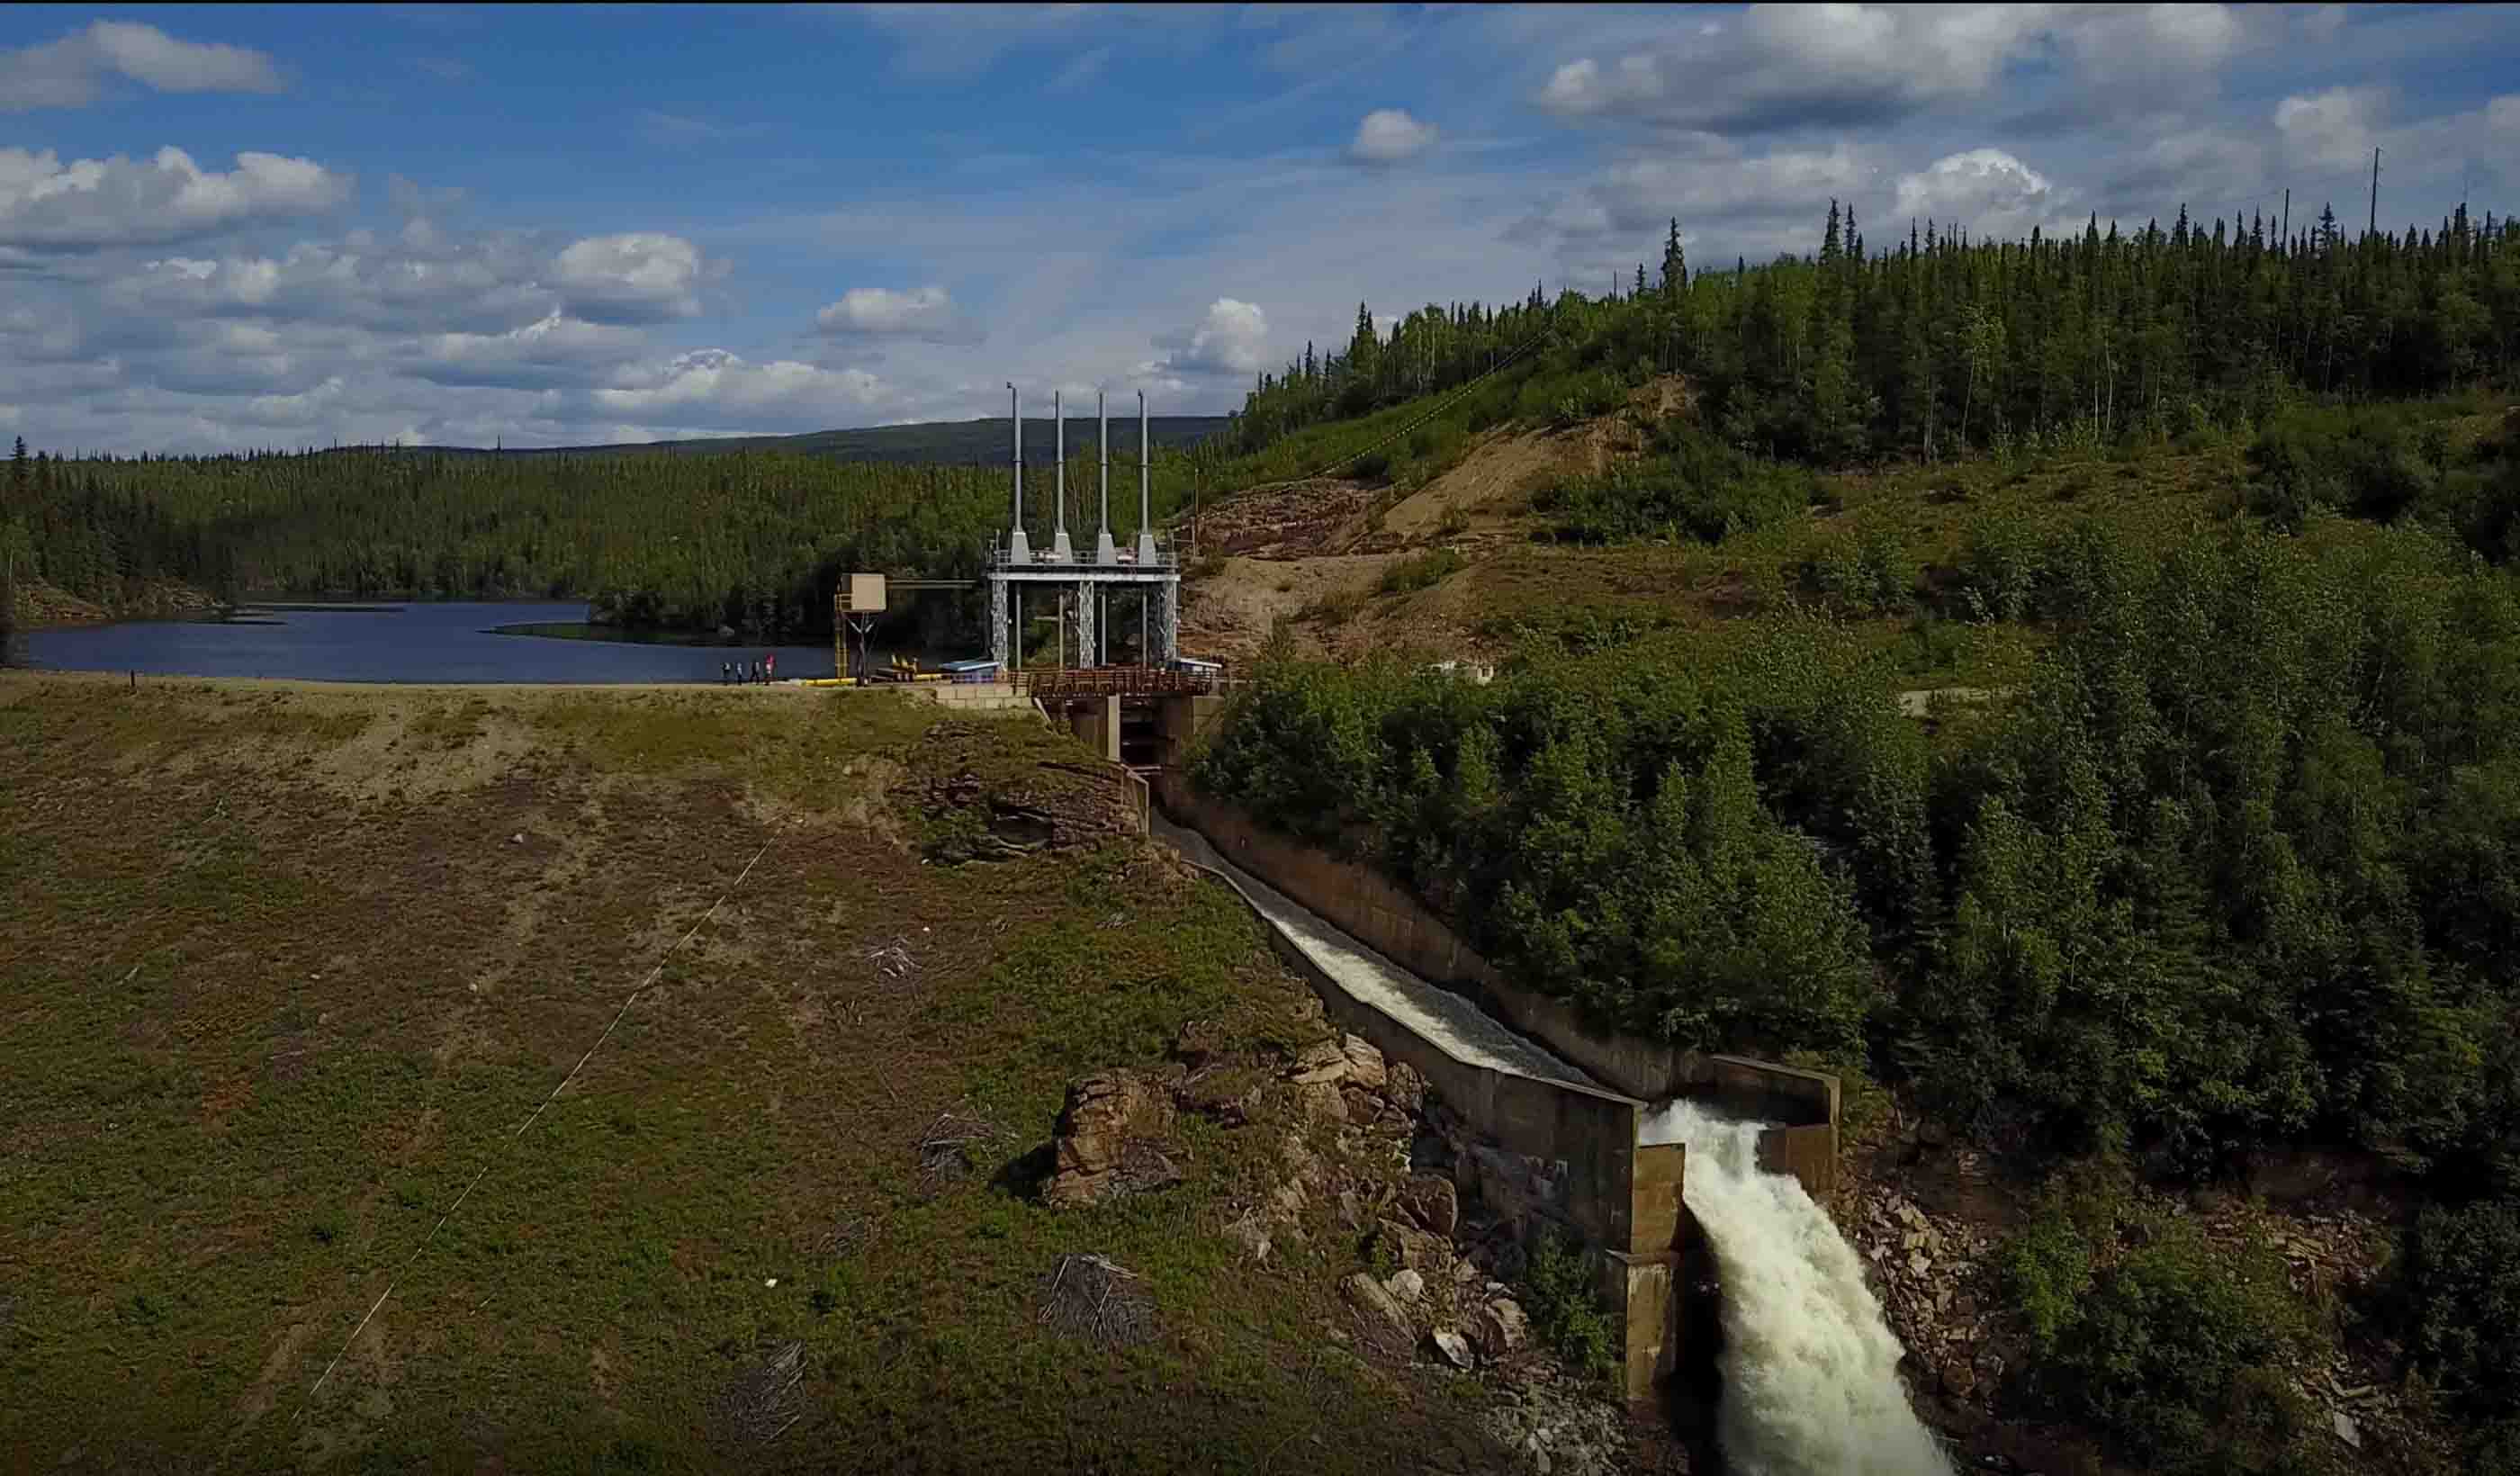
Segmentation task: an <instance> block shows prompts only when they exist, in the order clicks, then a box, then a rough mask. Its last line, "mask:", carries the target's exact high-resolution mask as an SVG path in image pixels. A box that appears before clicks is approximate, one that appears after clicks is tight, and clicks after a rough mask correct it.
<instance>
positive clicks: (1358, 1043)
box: [1339, 1035, 1390, 1092]
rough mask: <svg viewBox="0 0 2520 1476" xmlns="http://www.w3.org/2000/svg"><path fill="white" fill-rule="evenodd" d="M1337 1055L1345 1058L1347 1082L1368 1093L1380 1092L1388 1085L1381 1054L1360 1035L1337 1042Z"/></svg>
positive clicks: (1386, 1072) (1388, 1076)
mask: <svg viewBox="0 0 2520 1476" xmlns="http://www.w3.org/2000/svg"><path fill="white" fill-rule="evenodd" d="M1339 1053H1340V1054H1341V1055H1343V1056H1345V1057H1346V1058H1347V1076H1348V1080H1350V1081H1352V1082H1354V1083H1356V1084H1357V1085H1358V1086H1360V1087H1362V1088H1364V1089H1365V1090H1366V1091H1368V1092H1380V1091H1382V1090H1383V1088H1384V1087H1385V1086H1386V1085H1387V1084H1388V1083H1389V1080H1390V1073H1389V1072H1388V1071H1387V1070H1386V1069H1385V1067H1384V1065H1383V1060H1382V1052H1381V1051H1377V1050H1375V1049H1374V1048H1373V1042H1371V1041H1369V1040H1367V1039H1366V1038H1365V1037H1363V1036H1361V1035H1351V1036H1347V1037H1345V1038H1343V1039H1342V1040H1340V1042H1339Z"/></svg>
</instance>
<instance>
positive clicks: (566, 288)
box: [552, 231, 704, 323]
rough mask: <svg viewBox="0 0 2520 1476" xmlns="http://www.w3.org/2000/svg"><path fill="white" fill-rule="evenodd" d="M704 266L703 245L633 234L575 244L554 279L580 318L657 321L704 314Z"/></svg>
mask: <svg viewBox="0 0 2520 1476" xmlns="http://www.w3.org/2000/svg"><path fill="white" fill-rule="evenodd" d="M703 265H704V263H703V262H702V261H701V259H700V252H699V247H697V246H694V245H692V244H691V243H690V242H688V241H685V240H684V239H683V238H681V237H680V236H668V235H665V234H664V233H662V232H659V231H633V232H630V233H627V234H625V235H619V236H590V237H588V238H586V239H585V240H584V241H579V242H573V243H571V244H570V245H569V246H566V247H565V248H563V249H562V251H561V253H560V255H559V257H558V258H557V259H556V260H555V261H554V262H553V274H552V275H553V285H554V286H556V287H558V288H559V289H560V291H562V293H563V294H565V295H566V297H567V298H568V305H569V309H570V311H571V312H572V313H573V314H574V315H575V316H577V317H580V318H584V319H586V320H588V321H589V322H594V323H653V322H657V321H660V320H662V319H666V318H689V317H692V316H693V315H695V314H697V312H698V311H699V310H700V304H699V282H700V274H701V269H702V267H703Z"/></svg>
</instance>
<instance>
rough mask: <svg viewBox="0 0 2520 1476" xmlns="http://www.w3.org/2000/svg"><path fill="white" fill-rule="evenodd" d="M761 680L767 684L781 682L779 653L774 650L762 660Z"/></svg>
mask: <svg viewBox="0 0 2520 1476" xmlns="http://www.w3.org/2000/svg"><path fill="white" fill-rule="evenodd" d="M761 680H763V681H765V682H776V681H778V680H779V652H777V651H775V650H774V651H772V652H770V654H768V655H766V656H763V657H762V658H761Z"/></svg>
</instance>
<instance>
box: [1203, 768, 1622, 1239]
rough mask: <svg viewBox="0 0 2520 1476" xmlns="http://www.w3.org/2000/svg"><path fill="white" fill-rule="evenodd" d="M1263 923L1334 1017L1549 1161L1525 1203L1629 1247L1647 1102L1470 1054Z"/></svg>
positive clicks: (1501, 1135) (1508, 1147)
mask: <svg viewBox="0 0 2520 1476" xmlns="http://www.w3.org/2000/svg"><path fill="white" fill-rule="evenodd" d="M1167 809H1168V810H1169V806H1168V807H1167ZM1211 843H1212V842H1211ZM1236 864H1237V865H1239V864H1240V863H1239V862H1237V863H1236ZM1226 879H1227V880H1228V881H1229V882H1230V881H1231V880H1232V878H1231V877H1227V878H1226ZM1272 884H1274V881H1273V883H1272ZM1288 895H1289V897H1292V895H1293V894H1291V893H1289V894H1288ZM1244 900H1245V901H1249V900H1250V899H1249V898H1247V897H1246V898H1245V899H1244ZM1296 900H1300V899H1296ZM1255 910H1256V907H1255ZM1262 923H1263V926H1264V927H1265V928H1266V930H1267V933H1268V937H1269V945H1270V947H1271V948H1272V949H1274V950H1275V951H1276V952H1277V954H1278V956H1279V957H1280V958H1282V959H1283V960H1285V962H1286V965H1287V966H1288V967H1289V968H1292V969H1293V970H1294V971H1295V972H1296V973H1297V974H1298V975H1300V976H1301V977H1302V978H1303V979H1304V981H1305V982H1306V983H1307V984H1310V985H1311V986H1312V989H1313V992H1314V993H1315V994H1316V995H1318V996H1320V998H1321V1001H1322V1009H1323V1012H1324V1013H1325V1014H1326V1015H1328V1017H1329V1019H1330V1021H1331V1022H1332V1023H1333V1024H1336V1025H1337V1026H1338V1027H1339V1028H1340V1029H1342V1030H1347V1031H1352V1032H1354V1033H1355V1034H1357V1035H1360V1036H1363V1037H1364V1038H1365V1039H1367V1040H1368V1041H1371V1042H1373V1047H1374V1049H1375V1050H1377V1051H1381V1052H1382V1053H1383V1054H1384V1055H1385V1056H1386V1057H1388V1058H1390V1059H1392V1060H1395V1061H1405V1062H1407V1063H1408V1064H1409V1065H1411V1066H1413V1067H1415V1068H1416V1069H1417V1070H1418V1073H1419V1074H1420V1075H1422V1076H1424V1077H1425V1078H1426V1082H1427V1085H1429V1086H1430V1087H1432V1088H1434V1090H1435V1093H1436V1095H1437V1096H1439V1097H1441V1098H1442V1100H1443V1102H1444V1104H1445V1105H1446V1106H1447V1107H1449V1108H1451V1109H1452V1110H1453V1111H1455V1112H1457V1113H1459V1114H1461V1117H1462V1121H1463V1123H1464V1124H1466V1125H1467V1126H1468V1127H1469V1128H1470V1130H1471V1131H1472V1132H1475V1133H1477V1134H1478V1135H1479V1136H1481V1137H1482V1138H1485V1139H1487V1140H1489V1141H1492V1142H1494V1143H1495V1144H1496V1145H1497V1146H1498V1147H1499V1148H1502V1149H1504V1150H1505V1151H1507V1152H1509V1153H1516V1154H1520V1155H1522V1156H1524V1157H1526V1158H1530V1159H1535V1160H1539V1161H1540V1162H1541V1163H1542V1164H1545V1165H1546V1166H1547V1172H1546V1174H1545V1175H1544V1177H1545V1178H1546V1179H1547V1180H1548V1181H1549V1183H1550V1185H1551V1187H1550V1188H1549V1189H1548V1190H1547V1191H1545V1192H1542V1193H1538V1194H1533V1195H1530V1196H1527V1197H1528V1199H1529V1201H1530V1202H1529V1203H1527V1204H1526V1205H1523V1206H1519V1207H1520V1208H1524V1209H1528V1210H1531V1211H1535V1212H1537V1213H1539V1214H1541V1215H1542V1216H1544V1217H1546V1218H1548V1219H1552V1220H1558V1221H1562V1222H1563V1223H1564V1224H1565V1225H1566V1226H1567V1228H1568V1229H1571V1230H1575V1231H1576V1232H1577V1233H1578V1234H1580V1235H1581V1237H1582V1238H1583V1239H1584V1240H1585V1241H1586V1242H1587V1243H1589V1244H1594V1245H1602V1246H1610V1247H1615V1248H1618V1249H1622V1250H1624V1249H1626V1248H1628V1245H1629V1240H1630V1236H1631V1233H1632V1226H1633V1221H1634V1209H1633V1202H1632V1196H1633V1192H1634V1187H1633V1184H1632V1178H1631V1166H1632V1160H1633V1158H1634V1156H1635V1153H1636V1150H1637V1149H1636V1141H1637V1116H1638V1114H1639V1113H1640V1112H1641V1111H1643V1106H1644V1104H1643V1102H1639V1101H1636V1100H1634V1099H1632V1098H1629V1097H1624V1096H1618V1095H1616V1094H1615V1093H1609V1092H1601V1091H1596V1090H1591V1089H1588V1088H1584V1087H1581V1086H1577V1085H1575V1084H1573V1083H1570V1082H1549V1081H1540V1080H1536V1079H1534V1078H1532V1077H1527V1076H1518V1075H1514V1074H1512V1073H1510V1072H1506V1071H1499V1070H1496V1069H1494V1068H1492V1067H1489V1066H1485V1065H1481V1064H1478V1063H1475V1062H1471V1061H1464V1060H1462V1059H1460V1058H1458V1057H1456V1056H1455V1055H1454V1054H1452V1052H1450V1051H1447V1050H1445V1049H1444V1047H1443V1046H1441V1045H1440V1044H1438V1043H1436V1042H1434V1041H1431V1040H1428V1039H1427V1038H1426V1037H1425V1036H1422V1035H1420V1034H1418V1032H1417V1031H1416V1030H1413V1029H1411V1028H1410V1027H1409V1026H1408V1025H1406V1024H1404V1023H1402V1022H1401V1021H1399V1020H1397V1019H1394V1018H1393V1017H1392V1016H1390V1015H1388V1014H1386V1013H1384V1012H1383V1011H1382V1010H1381V1009H1378V1008H1376V1007H1375V1006H1373V1005H1372V1004H1370V1003H1368V1002H1366V1001H1364V1000H1360V999H1358V998H1357V997H1356V996H1355V995H1353V994H1351V993H1349V992H1348V991H1347V989H1346V988H1344V987H1343V986H1342V985H1341V984H1340V983H1339V982H1338V981H1337V980H1336V979H1334V978H1332V977H1331V976H1330V975H1329V974H1328V972H1327V971H1326V970H1324V969H1323V968H1322V966H1321V965H1320V964H1319V963H1318V962H1316V961H1315V960H1314V959H1313V957H1312V956H1311V955H1310V954H1308V953H1306V952H1305V951H1304V949H1303V948H1302V947H1301V946H1300V945H1299V944H1298V943H1296V941H1295V940H1294V939H1293V938H1291V937H1289V936H1288V935H1287V934H1286V933H1285V932H1284V931H1283V930H1282V929H1280V928H1278V927H1276V926H1274V925H1270V924H1269V922H1268V918H1267V917H1266V916H1265V915H1263V917H1262ZM1393 962H1398V961H1397V960H1394V961H1393Z"/></svg>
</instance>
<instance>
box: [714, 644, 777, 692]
mask: <svg viewBox="0 0 2520 1476" xmlns="http://www.w3.org/2000/svg"><path fill="white" fill-rule="evenodd" d="M717 674H718V680H719V681H721V682H724V683H726V684H727V685H729V686H753V685H757V684H759V683H763V682H776V681H778V680H779V653H778V652H777V651H772V652H771V653H770V654H768V655H766V656H763V657H762V658H761V659H760V660H758V661H720V662H719V663H717Z"/></svg>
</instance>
